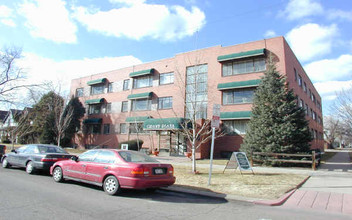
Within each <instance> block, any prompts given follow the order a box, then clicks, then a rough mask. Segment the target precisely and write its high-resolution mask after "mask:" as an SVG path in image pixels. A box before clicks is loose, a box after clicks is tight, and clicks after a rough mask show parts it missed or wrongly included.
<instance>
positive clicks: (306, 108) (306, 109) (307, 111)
mask: <svg viewBox="0 0 352 220" xmlns="http://www.w3.org/2000/svg"><path fill="white" fill-rule="evenodd" d="M304 110H305V113H306V115H309V108H308V105H307V104H306V107H305V108H304Z"/></svg>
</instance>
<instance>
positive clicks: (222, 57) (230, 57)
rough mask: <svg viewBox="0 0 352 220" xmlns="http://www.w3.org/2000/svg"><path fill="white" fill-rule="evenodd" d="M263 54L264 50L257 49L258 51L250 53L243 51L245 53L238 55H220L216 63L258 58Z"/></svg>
mask: <svg viewBox="0 0 352 220" xmlns="http://www.w3.org/2000/svg"><path fill="white" fill-rule="evenodd" d="M264 54H265V49H264V48H263V49H258V50H251V51H245V52H240V53H232V54H227V55H222V56H218V61H219V62H222V61H227V60H235V59H241V58H245V57H254V56H260V55H264Z"/></svg>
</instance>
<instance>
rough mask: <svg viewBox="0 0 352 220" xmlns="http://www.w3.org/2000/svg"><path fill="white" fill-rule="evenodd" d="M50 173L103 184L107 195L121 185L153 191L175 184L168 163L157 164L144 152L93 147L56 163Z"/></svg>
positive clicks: (111, 193)
mask: <svg viewBox="0 0 352 220" xmlns="http://www.w3.org/2000/svg"><path fill="white" fill-rule="evenodd" d="M50 173H51V174H52V176H53V179H54V180H55V181H56V182H62V181H64V180H66V179H68V180H75V181H80V182H85V183H89V184H94V185H98V186H102V187H103V189H104V191H105V192H106V193H107V194H109V195H115V194H117V193H118V192H120V190H121V189H122V188H129V189H149V190H155V189H157V188H158V187H165V186H170V185H172V184H174V183H175V179H176V178H175V177H174V168H173V167H172V165H171V164H166V163H160V162H158V161H157V160H155V159H153V158H151V157H149V156H148V155H146V154H145V153H142V152H137V151H128V150H115V149H94V150H89V151H86V152H85V153H83V154H81V155H80V156H73V157H72V158H71V160H66V161H59V162H56V163H55V164H54V165H53V166H52V167H51V168H50Z"/></svg>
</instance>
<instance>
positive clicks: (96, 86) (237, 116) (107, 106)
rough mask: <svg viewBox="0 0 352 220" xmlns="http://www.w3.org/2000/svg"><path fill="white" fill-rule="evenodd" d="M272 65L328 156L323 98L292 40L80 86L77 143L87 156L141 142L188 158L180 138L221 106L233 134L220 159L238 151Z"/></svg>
mask: <svg viewBox="0 0 352 220" xmlns="http://www.w3.org/2000/svg"><path fill="white" fill-rule="evenodd" d="M269 57H271V59H272V60H273V61H274V62H275V63H276V66H277V70H278V71H279V72H280V73H281V74H282V75H285V77H286V78H287V82H288V86H289V88H292V89H293V90H294V93H295V94H296V95H297V104H298V105H299V106H301V107H302V108H304V109H305V111H306V118H307V119H308V120H309V127H310V129H311V131H312V134H313V136H314V140H313V141H312V143H311V146H312V149H315V148H319V149H321V150H323V121H322V118H323V116H322V106H321V105H322V104H321V97H320V95H319V94H318V92H317V91H316V89H315V88H314V86H313V84H312V82H311V81H310V79H309V78H308V76H307V74H306V73H305V71H304V69H303V67H302V66H301V64H300V63H299V61H298V60H297V58H296V56H295V55H294V53H293V52H292V50H291V48H290V47H289V45H288V44H287V42H286V40H285V39H284V37H276V38H271V39H264V40H259V41H255V42H249V43H244V44H239V45H234V46H227V47H222V46H215V47H210V48H205V49H200V50H196V51H190V52H185V53H181V54H177V55H175V56H174V57H172V58H167V59H162V60H158V61H154V62H149V63H144V64H140V65H136V66H131V67H127V68H123V69H118V70H113V71H110V72H105V73H99V74H95V75H91V76H87V77H82V78H79V79H74V80H72V84H71V94H72V95H75V96H77V97H79V98H80V100H81V102H82V103H83V104H84V105H85V107H86V116H85V117H84V119H83V121H82V123H83V129H82V131H80V132H78V134H77V135H76V137H75V139H74V142H75V144H76V145H77V146H78V147H82V148H83V147H84V148H92V147H97V146H99V147H108V148H114V147H117V146H118V143H120V142H123V141H126V140H132V139H141V140H143V141H144V144H143V148H144V149H145V150H149V151H151V150H152V149H158V150H159V151H160V152H161V153H163V154H166V155H170V156H181V155H184V153H185V152H189V151H190V149H189V148H188V147H187V144H186V142H187V141H186V138H185V137H184V135H183V134H182V132H180V129H181V126H180V123H182V120H183V119H184V118H187V117H190V116H191V115H192V114H193V113H196V117H197V118H198V119H200V120H201V119H202V118H204V119H211V117H212V114H213V113H212V110H213V105H214V104H220V105H221V109H220V111H221V112H220V120H221V123H222V124H223V125H224V127H225V128H226V130H227V133H228V134H227V135H226V136H223V137H220V138H218V139H216V142H215V151H214V155H215V157H220V156H225V155H226V154H227V153H228V152H232V151H237V150H239V148H240V146H241V144H242V141H243V137H244V135H245V133H246V127H247V123H248V121H249V120H250V115H251V108H252V101H253V94H254V91H255V89H256V87H257V86H258V84H259V83H260V79H261V77H262V76H263V73H264V72H265V70H266V68H267V63H268V59H269ZM195 104H196V106H197V107H196V109H194V108H192V107H193V106H195ZM209 149H210V143H209V144H203V145H202V146H201V147H200V148H198V149H197V151H196V157H197V158H207V157H209V151H210V150H209Z"/></svg>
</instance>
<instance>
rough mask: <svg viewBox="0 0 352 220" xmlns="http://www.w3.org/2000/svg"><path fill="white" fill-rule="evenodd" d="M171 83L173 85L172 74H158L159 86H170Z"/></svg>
mask: <svg viewBox="0 0 352 220" xmlns="http://www.w3.org/2000/svg"><path fill="white" fill-rule="evenodd" d="M172 83H174V73H163V74H160V78H159V84H160V85H165V84H172Z"/></svg>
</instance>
